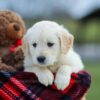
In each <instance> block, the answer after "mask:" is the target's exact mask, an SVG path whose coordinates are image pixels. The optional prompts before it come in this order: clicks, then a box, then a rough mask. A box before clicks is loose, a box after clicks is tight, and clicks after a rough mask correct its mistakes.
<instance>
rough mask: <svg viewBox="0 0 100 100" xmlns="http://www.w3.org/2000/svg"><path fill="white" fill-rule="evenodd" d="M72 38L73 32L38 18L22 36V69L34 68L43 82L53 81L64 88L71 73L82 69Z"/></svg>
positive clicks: (47, 83)
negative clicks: (38, 20)
mask: <svg viewBox="0 0 100 100" xmlns="http://www.w3.org/2000/svg"><path fill="white" fill-rule="evenodd" d="M73 40H74V37H73V35H72V34H70V33H69V32H68V30H67V29H65V28H64V27H63V26H61V25H59V24H57V23H56V22H52V21H40V22H37V23H36V24H34V25H33V26H32V27H31V28H30V29H29V30H28V31H27V33H26V34H25V36H24V38H23V45H22V49H23V52H24V56H25V59H24V66H25V71H29V72H34V73H35V74H36V76H37V77H38V80H39V81H40V82H41V83H42V84H44V85H45V86H48V85H51V84H52V83H53V82H54V83H55V85H56V86H57V88H58V89H59V90H64V89H65V88H66V87H67V86H68V85H69V82H70V78H71V74H72V73H73V72H75V73H76V72H78V71H80V70H82V69H83V64H82V61H81V58H80V56H79V55H78V54H77V53H76V52H75V51H74V50H73ZM53 73H55V75H56V76H55V79H54V75H53Z"/></svg>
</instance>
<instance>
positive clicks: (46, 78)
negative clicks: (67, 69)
mask: <svg viewBox="0 0 100 100" xmlns="http://www.w3.org/2000/svg"><path fill="white" fill-rule="evenodd" d="M32 72H34V73H35V74H36V76H37V77H38V80H39V82H40V83H42V84H44V85H45V86H48V85H51V84H52V83H53V81H54V76H53V74H52V72H51V71H50V70H48V69H47V68H40V67H33V68H32Z"/></svg>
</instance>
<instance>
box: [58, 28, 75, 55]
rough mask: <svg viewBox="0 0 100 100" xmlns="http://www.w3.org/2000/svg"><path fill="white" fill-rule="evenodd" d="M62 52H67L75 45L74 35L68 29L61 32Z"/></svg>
mask: <svg viewBox="0 0 100 100" xmlns="http://www.w3.org/2000/svg"><path fill="white" fill-rule="evenodd" d="M59 39H60V45H61V53H62V54H66V53H67V52H68V50H69V49H70V48H71V47H72V46H73V41H74V37H73V35H72V34H70V33H69V32H68V31H67V30H65V29H64V31H62V32H61V33H59Z"/></svg>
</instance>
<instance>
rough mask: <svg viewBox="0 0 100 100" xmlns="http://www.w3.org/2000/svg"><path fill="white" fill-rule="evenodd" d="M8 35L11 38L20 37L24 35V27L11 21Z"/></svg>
mask: <svg viewBox="0 0 100 100" xmlns="http://www.w3.org/2000/svg"><path fill="white" fill-rule="evenodd" d="M7 36H8V37H9V38H11V39H20V38H22V37H23V28H22V27H21V26H20V25H19V24H18V23H15V22H14V23H10V24H9V25H8V26H7Z"/></svg>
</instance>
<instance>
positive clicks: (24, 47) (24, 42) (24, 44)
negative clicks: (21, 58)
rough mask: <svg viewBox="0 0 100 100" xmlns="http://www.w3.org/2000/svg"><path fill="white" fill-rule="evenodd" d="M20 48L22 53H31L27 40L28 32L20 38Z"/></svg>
mask: <svg viewBox="0 0 100 100" xmlns="http://www.w3.org/2000/svg"><path fill="white" fill-rule="evenodd" d="M22 42H23V44H22V50H23V52H24V55H31V54H30V47H29V41H28V34H25V35H24V37H23V39H22Z"/></svg>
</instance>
